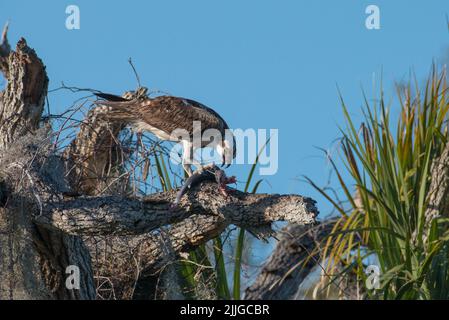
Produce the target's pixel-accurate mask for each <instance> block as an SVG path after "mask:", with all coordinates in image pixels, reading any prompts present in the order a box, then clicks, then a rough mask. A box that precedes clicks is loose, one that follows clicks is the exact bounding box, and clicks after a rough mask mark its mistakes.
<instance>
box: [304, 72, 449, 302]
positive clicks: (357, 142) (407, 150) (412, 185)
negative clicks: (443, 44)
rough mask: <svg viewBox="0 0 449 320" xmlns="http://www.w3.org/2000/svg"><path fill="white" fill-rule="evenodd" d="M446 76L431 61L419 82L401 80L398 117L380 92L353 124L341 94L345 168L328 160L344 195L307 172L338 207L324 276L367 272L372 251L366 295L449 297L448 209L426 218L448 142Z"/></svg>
mask: <svg viewBox="0 0 449 320" xmlns="http://www.w3.org/2000/svg"><path fill="white" fill-rule="evenodd" d="M445 79H446V77H445V73H444V72H442V73H438V72H437V71H436V69H435V68H433V70H432V72H431V74H430V76H429V79H428V81H427V83H426V84H425V87H424V88H423V89H421V88H419V86H418V84H417V82H416V81H413V82H412V81H410V83H408V84H407V85H406V86H402V87H399V86H398V90H397V93H396V98H397V100H398V101H399V104H400V110H401V111H400V115H399V117H398V120H397V122H396V124H395V125H394V123H393V122H392V121H391V115H390V110H391V108H390V107H389V106H387V105H386V103H385V97H384V94H383V92H381V94H380V99H379V100H378V101H376V102H373V103H370V102H369V101H368V100H367V99H366V97H365V105H364V108H363V114H364V122H363V123H362V124H361V125H360V127H358V128H357V127H356V125H355V123H354V121H353V119H352V118H351V116H350V114H349V112H348V108H347V106H346V105H345V102H344V100H343V99H341V104H342V106H343V112H344V116H345V122H346V126H345V127H344V128H342V129H340V130H341V133H342V139H341V150H342V153H341V160H342V162H343V164H344V169H341V168H339V166H337V165H336V163H335V162H334V161H333V160H332V159H330V163H331V165H332V168H333V170H334V172H335V173H336V176H337V177H338V181H339V185H340V186H341V189H342V190H343V193H344V198H345V199H346V201H344V202H340V201H337V200H336V199H335V196H334V195H333V194H331V193H330V192H328V191H327V190H325V189H322V188H319V187H318V186H317V185H316V184H315V183H313V182H312V181H311V180H310V179H308V181H309V182H310V183H311V184H312V186H314V187H315V188H316V189H317V190H318V191H319V192H320V193H321V194H322V195H323V196H324V197H325V198H326V199H328V200H329V201H330V202H331V204H332V205H333V206H334V207H335V209H336V210H337V211H338V213H339V215H340V217H339V219H338V221H337V223H336V224H335V226H334V229H333V232H332V234H331V235H330V236H329V237H328V238H327V239H325V242H324V243H323V247H324V257H325V265H324V268H325V272H324V274H326V275H327V276H328V280H329V281H328V282H329V283H331V282H334V281H336V279H338V278H342V277H344V276H346V275H348V273H349V272H352V273H354V272H355V273H356V274H357V275H358V277H359V280H365V279H366V274H365V270H366V264H367V257H372V256H374V257H375V259H376V260H377V261H378V267H379V269H380V285H381V286H380V289H379V290H375V291H372V290H368V289H367V290H366V293H367V294H368V296H371V297H375V298H384V299H430V298H446V299H448V298H449V272H448V263H449V246H448V243H447V240H448V235H449V231H448V228H447V213H444V214H443V217H438V218H436V219H433V220H432V221H428V219H426V210H427V209H428V193H429V186H430V181H431V174H430V173H431V165H432V163H433V161H435V159H437V158H438V157H439V156H440V155H441V153H442V151H443V149H444V147H445V145H446V143H447V142H448V124H447V120H448V110H449V101H448V99H447V95H446V91H447V84H446V80H445ZM412 83H413V84H412ZM340 97H341V95H340ZM343 170H346V173H347V174H348V176H349V179H345V178H343V177H346V176H345V175H344V174H343ZM343 203H345V204H343Z"/></svg>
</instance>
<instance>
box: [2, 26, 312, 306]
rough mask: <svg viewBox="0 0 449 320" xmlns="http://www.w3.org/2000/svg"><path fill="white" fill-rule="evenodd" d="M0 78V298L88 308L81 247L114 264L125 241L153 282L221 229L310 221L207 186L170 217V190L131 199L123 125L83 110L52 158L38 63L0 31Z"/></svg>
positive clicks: (268, 201)
mask: <svg viewBox="0 0 449 320" xmlns="http://www.w3.org/2000/svg"><path fill="white" fill-rule="evenodd" d="M0 69H1V71H2V73H3V75H4V77H5V79H6V81H7V85H6V88H5V89H4V90H3V91H2V92H1V94H0V299H94V298H95V297H96V295H97V292H96V284H95V281H94V276H95V274H96V273H97V268H98V267H99V265H94V268H93V267H92V261H93V260H94V259H95V246H93V245H92V244H91V243H89V239H106V240H104V241H107V242H109V244H110V243H111V242H113V243H114V245H113V247H114V251H112V254H116V255H117V256H116V258H117V260H119V258H120V257H119V255H120V254H123V251H126V250H127V248H126V246H125V245H124V242H123V239H127V242H126V243H127V245H128V246H129V247H131V248H133V249H136V248H138V250H139V253H140V256H141V257H142V259H141V260H142V261H140V262H139V263H140V265H141V271H142V274H155V273H157V271H158V270H160V269H161V268H162V267H163V266H164V265H165V264H167V261H171V260H173V258H174V259H176V258H177V257H179V256H180V255H182V254H183V253H184V252H188V251H189V250H191V249H192V248H195V247H196V246H198V245H200V244H203V243H205V242H207V241H209V240H210V239H213V238H214V237H216V236H218V235H220V234H221V232H223V230H224V229H225V228H226V227H227V226H229V225H230V224H233V225H237V226H239V227H243V228H247V229H249V230H250V231H251V232H252V233H253V234H255V235H257V236H260V237H266V236H267V234H270V230H271V223H272V222H274V221H278V220H285V221H288V222H291V223H295V224H298V225H308V224H312V223H314V222H315V218H316V216H317V214H318V211H317V209H316V207H315V202H314V201H313V200H312V199H310V198H306V197H302V196H298V195H276V194H274V195H269V194H248V193H243V192H239V191H236V192H235V193H233V195H232V196H231V197H224V196H223V195H222V194H221V193H219V192H218V190H217V188H216V185H215V184H214V183H212V182H207V181H206V182H203V183H201V184H200V185H198V186H196V187H194V188H193V189H192V190H191V192H189V194H188V195H187V196H185V197H184V198H183V199H182V201H181V202H180V204H179V206H178V207H177V208H176V209H172V210H170V205H171V204H172V203H173V202H174V199H175V197H176V191H171V192H163V193H156V194H149V195H147V196H146V197H133V196H130V195H129V194H128V192H127V190H126V186H124V181H125V182H126V180H122V176H123V175H121V174H120V173H121V172H123V170H125V168H123V167H122V166H121V163H120V161H119V159H120V152H121V151H120V150H119V148H118V147H117V135H118V134H119V132H120V130H121V129H122V128H123V125H124V124H117V123H115V124H114V123H108V122H106V121H105V120H102V119H101V118H99V117H97V116H96V115H97V114H96V110H95V109H92V110H91V111H90V112H89V114H88V116H87V118H86V119H85V121H84V122H83V123H82V125H81V126H80V129H79V133H78V135H77V137H76V138H75V139H74V140H73V141H72V143H71V144H70V146H69V147H68V148H67V149H66V150H65V151H64V152H62V153H61V152H56V151H55V150H54V148H53V144H52V139H53V137H54V135H53V134H52V131H51V129H50V128H49V126H48V125H46V124H44V123H43V122H42V119H41V114H42V112H43V108H44V104H45V103H44V102H45V97H46V95H47V85H48V78H47V74H46V71H45V66H44V64H43V62H42V61H41V60H40V59H39V58H38V56H37V54H36V53H35V51H34V50H33V49H31V48H29V47H28V45H27V43H26V41H25V39H20V41H19V42H18V44H17V46H16V48H15V50H11V48H10V46H9V43H8V41H7V38H6V32H4V34H3V37H2V42H1V44H0ZM111 172H114V173H116V174H113V175H111ZM111 177H112V178H111ZM104 190H107V192H104ZM119 240H120V241H119ZM167 248H168V249H167ZM121 249H123V250H122V251H121ZM68 266H76V267H78V268H79V270H80V275H81V278H80V280H81V281H80V287H79V289H76V288H70V286H69V287H68V286H67V285H66V279H67V276H68V274H66V271H67V267H68ZM113 267H116V265H113Z"/></svg>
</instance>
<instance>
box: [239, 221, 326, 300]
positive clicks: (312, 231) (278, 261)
mask: <svg viewBox="0 0 449 320" xmlns="http://www.w3.org/2000/svg"><path fill="white" fill-rule="evenodd" d="M333 223H334V221H333V220H330V221H325V222H324V223H321V224H319V225H311V226H303V225H295V224H290V225H288V226H287V227H285V228H284V229H283V230H282V233H281V234H282V237H281V239H280V241H279V242H278V244H277V246H276V249H275V250H274V251H273V253H272V255H271V257H270V259H269V260H268V261H267V263H266V264H265V265H264V267H263V268H262V270H261V271H260V273H259V275H258V276H257V278H256V280H255V281H254V283H253V284H252V285H251V286H250V287H248V288H247V289H246V291H245V299H246V300H260V299H267V300H287V299H293V298H294V296H295V294H296V292H297V290H298V287H299V285H300V284H301V283H302V281H303V280H304V279H305V277H306V276H307V275H308V274H309V273H310V271H311V270H312V269H313V268H314V267H315V266H316V265H317V264H319V263H320V259H321V257H320V254H319V250H317V248H319V244H320V242H321V241H322V240H323V239H324V238H325V237H326V236H327V235H328V234H329V233H330V232H331V230H332V227H333Z"/></svg>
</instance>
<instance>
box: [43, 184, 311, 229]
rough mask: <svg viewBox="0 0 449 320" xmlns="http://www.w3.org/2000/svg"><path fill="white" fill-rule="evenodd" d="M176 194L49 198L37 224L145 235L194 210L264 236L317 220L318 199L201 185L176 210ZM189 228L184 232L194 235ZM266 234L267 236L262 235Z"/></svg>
mask: <svg viewBox="0 0 449 320" xmlns="http://www.w3.org/2000/svg"><path fill="white" fill-rule="evenodd" d="M175 198H176V192H175V191H171V192H164V193H157V194H154V195H151V196H148V197H146V198H144V199H143V200H142V201H139V200H136V199H128V198H124V197H120V196H103V197H81V198H75V199H70V200H65V201H62V202H55V203H53V202H50V203H48V204H47V205H46V207H45V208H44V209H43V213H42V215H40V216H39V217H37V218H36V222H38V223H39V224H43V225H49V226H52V227H56V228H58V229H61V230H63V231H65V232H67V233H70V234H78V235H80V234H83V235H107V234H114V235H117V234H120V235H126V234H141V233H145V232H149V231H152V230H155V229H157V228H160V227H162V226H165V225H169V224H172V223H175V222H179V221H181V220H182V219H185V218H187V217H189V216H191V215H193V214H196V215H205V216H210V215H213V216H218V217H221V218H222V219H224V221H226V222H227V223H228V224H235V225H238V226H241V227H245V228H248V229H250V230H252V231H253V232H254V233H255V234H261V232H260V230H262V231H265V229H266V228H267V227H269V226H270V224H271V223H272V222H273V221H278V220H285V221H289V222H293V223H298V224H310V223H313V222H314V221H315V216H316V215H317V213H318V211H317V209H316V207H315V205H314V201H313V200H312V199H309V198H304V197H301V196H297V195H267V194H257V195H253V194H249V193H243V192H240V191H237V190H236V191H234V192H233V193H232V196H230V197H227V198H226V197H224V196H223V195H222V194H221V193H220V192H219V190H218V188H217V185H216V184H214V183H211V182H207V183H202V184H201V185H200V186H198V187H194V188H192V190H191V191H190V192H189V195H188V196H186V197H184V198H183V200H181V203H180V204H179V207H178V208H176V209H171V205H172V203H173V202H174V201H175ZM189 232H190V231H189V230H185V233H189ZM261 235H263V234H261Z"/></svg>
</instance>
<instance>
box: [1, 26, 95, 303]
mask: <svg viewBox="0 0 449 320" xmlns="http://www.w3.org/2000/svg"><path fill="white" fill-rule="evenodd" d="M5 36H6V33H5ZM5 43H7V42H6V37H4V39H3V41H2V49H3V50H2V54H1V55H0V60H1V63H0V65H1V69H2V72H3V74H4V76H5V78H6V80H7V82H8V84H7V87H6V89H5V90H4V91H3V93H2V97H1V98H2V99H1V101H0V124H1V126H0V150H1V155H0V164H1V169H0V181H1V186H2V191H1V195H2V196H1V198H2V201H1V204H2V206H1V207H0V299H92V298H94V297H95V289H94V286H93V278H92V269H91V264H90V256H89V254H88V252H87V250H86V248H85V246H84V245H83V242H82V241H81V240H80V238H79V237H76V236H71V235H68V234H67V233H64V232H61V231H58V230H52V231H50V230H48V229H45V228H41V227H38V226H36V225H35V224H34V223H33V217H34V215H36V209H37V208H36V203H35V200H37V198H36V199H33V201H30V198H32V197H33V195H30V194H27V193H28V192H30V190H32V189H34V188H35V186H34V185H33V184H34V182H33V181H32V178H31V177H30V176H31V175H30V174H29V172H28V170H29V168H28V166H31V163H32V161H33V159H32V157H33V150H30V149H32V148H33V147H36V145H33V143H32V141H28V140H27V138H26V137H27V136H29V135H30V134H31V135H32V134H33V133H34V132H36V130H37V129H38V128H39V123H40V115H41V113H42V110H43V107H44V99H45V96H46V94H47V85H48V78H47V75H46V72H45V66H44V65H43V63H42V61H41V60H40V59H39V58H38V57H37V55H36V53H35V52H34V51H33V50H32V49H30V48H29V47H28V46H27V44H26V41H25V40H24V39H21V40H20V41H19V43H18V44H17V48H16V50H15V51H9V49H8V48H9V45H8V46H6V45H5ZM5 48H7V49H6V50H8V51H5ZM42 138H45V137H44V136H42ZM69 265H76V266H78V267H79V268H80V270H81V274H82V275H83V277H82V278H81V280H82V282H81V288H80V290H68V289H67V288H66V286H65V278H66V274H65V271H66V267H67V266H69Z"/></svg>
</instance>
